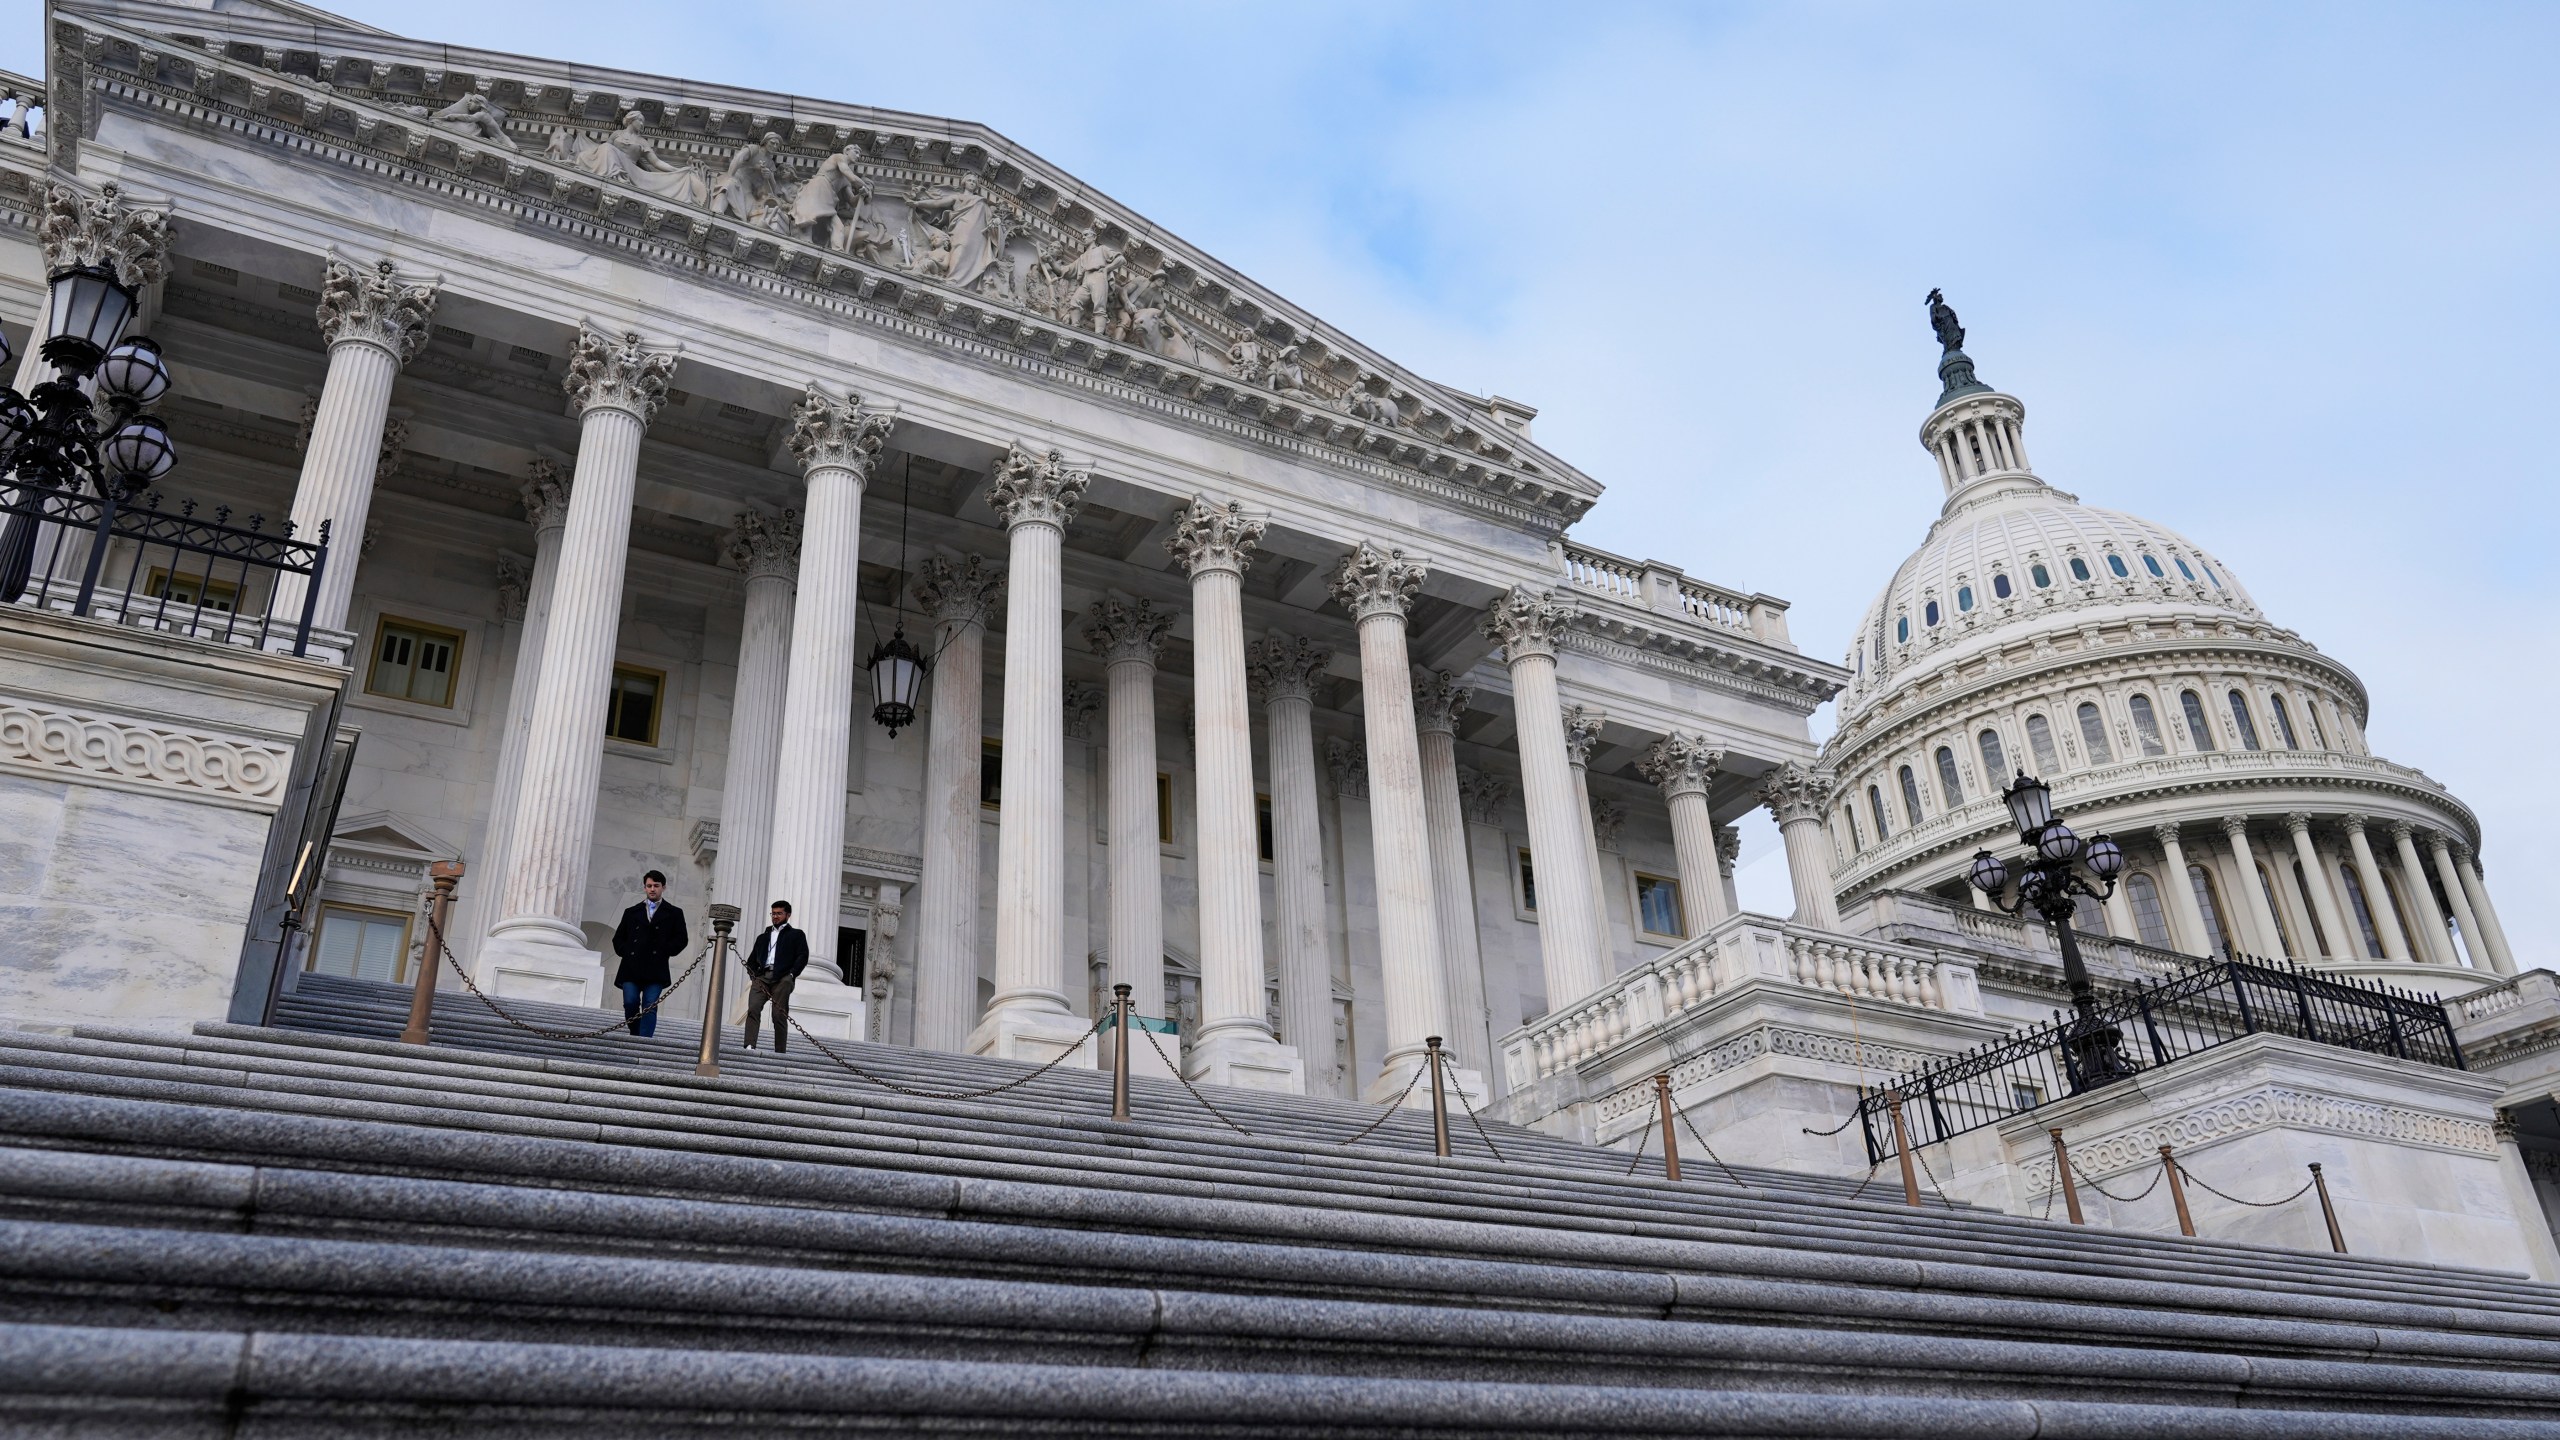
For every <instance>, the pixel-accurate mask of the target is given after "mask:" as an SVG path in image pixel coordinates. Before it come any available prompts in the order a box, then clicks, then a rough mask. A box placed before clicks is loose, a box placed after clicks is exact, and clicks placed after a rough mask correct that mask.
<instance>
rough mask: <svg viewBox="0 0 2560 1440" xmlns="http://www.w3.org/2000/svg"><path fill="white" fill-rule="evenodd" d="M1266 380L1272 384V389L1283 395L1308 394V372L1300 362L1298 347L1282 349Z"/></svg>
mask: <svg viewBox="0 0 2560 1440" xmlns="http://www.w3.org/2000/svg"><path fill="white" fill-rule="evenodd" d="M1265 378H1266V379H1268V380H1269V381H1270V382H1271V388H1272V389H1274V390H1277V391H1279V392H1280V393H1281V394H1283V395H1290V394H1304V393H1306V389H1307V371H1306V367H1305V366H1304V365H1301V364H1300V363H1299V362H1298V347H1297V346H1295V345H1287V346H1283V347H1281V350H1280V355H1279V357H1278V358H1277V359H1275V360H1273V361H1272V362H1271V372H1270V374H1269V375H1267V376H1266V377H1265Z"/></svg>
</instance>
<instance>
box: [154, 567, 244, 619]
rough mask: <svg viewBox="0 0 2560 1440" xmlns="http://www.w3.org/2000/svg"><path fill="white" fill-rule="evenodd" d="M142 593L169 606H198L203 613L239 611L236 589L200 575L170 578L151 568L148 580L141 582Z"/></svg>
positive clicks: (227, 583)
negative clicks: (201, 608) (163, 601)
mask: <svg viewBox="0 0 2560 1440" xmlns="http://www.w3.org/2000/svg"><path fill="white" fill-rule="evenodd" d="M142 593H143V594H145V595H147V596H149V597H150V598H152V599H153V600H166V601H168V602H169V604H170V605H171V606H173V607H174V606H179V605H183V606H186V607H187V608H188V609H191V610H192V609H194V608H195V607H196V606H197V605H198V604H199V603H201V604H202V605H203V606H204V608H205V609H207V610H215V611H219V612H221V613H222V614H225V615H228V614H230V613H231V612H232V611H234V610H237V609H239V608H240V587H239V586H237V585H234V584H232V583H231V582H230V581H228V580H215V579H211V578H209V577H206V576H203V575H172V574H170V573H169V572H168V571H166V570H163V569H160V568H158V567H157V566H154V567H153V568H152V571H151V578H150V579H149V580H147V581H145V582H143V586H142Z"/></svg>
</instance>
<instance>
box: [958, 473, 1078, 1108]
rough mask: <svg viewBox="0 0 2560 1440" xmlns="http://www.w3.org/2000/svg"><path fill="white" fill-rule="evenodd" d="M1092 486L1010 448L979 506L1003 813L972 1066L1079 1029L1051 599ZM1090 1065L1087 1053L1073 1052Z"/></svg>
mask: <svg viewBox="0 0 2560 1440" xmlns="http://www.w3.org/2000/svg"><path fill="white" fill-rule="evenodd" d="M1092 483H1093V476H1092V475H1090V474H1088V473H1087V472H1085V471H1082V470H1071V469H1069V468H1067V464H1066V461H1065V460H1064V459H1063V458H1061V457H1060V456H1059V454H1058V452H1057V451H1055V450H1052V451H1050V452H1048V453H1047V454H1046V455H1035V454H1033V453H1032V452H1030V451H1028V450H1025V449H1023V448H1022V447H1021V446H1020V445H1015V446H1014V447H1013V448H1012V449H1011V450H1009V451H1007V452H1006V454H1005V456H1004V458H1003V459H1001V460H999V461H997V462H996V468H995V482H994V483H993V484H992V485H990V486H988V487H987V503H988V504H989V505H990V506H992V507H993V508H994V509H995V512H996V513H997V514H998V515H1001V516H1003V517H1004V523H1005V530H1006V532H1007V533H1008V534H1009V535H1010V536H1011V538H1012V560H1011V563H1010V566H1009V567H1008V568H1009V571H1010V577H1009V590H1008V594H1007V595H1006V598H1005V612H1004V623H1005V632H1004V808H1003V811H1002V812H1001V813H1000V814H999V815H998V816H997V820H996V993H995V999H994V1001H993V1002H992V1003H990V1004H989V1005H988V1007H987V1013H986V1016H985V1018H983V1019H981V1020H980V1021H979V1022H978V1028H977V1029H976V1030H974V1031H972V1032H971V1033H970V1036H969V1050H970V1053H972V1054H976V1055H1001V1056H1004V1057H1006V1058H1008V1059H1015V1060H1041V1061H1045V1060H1049V1059H1052V1058H1054V1057H1055V1056H1056V1055H1057V1053H1058V1051H1059V1049H1060V1047H1062V1046H1070V1045H1076V1044H1078V1043H1079V1042H1078V1039H1077V1037H1078V1036H1079V1035H1081V1034H1082V1033H1083V1030H1084V1027H1083V1026H1082V1025H1081V1024H1079V1023H1077V1021H1076V1018H1075V1015H1074V1013H1073V1009H1072V1007H1071V1006H1070V1005H1069V1004H1068V1002H1067V992H1068V985H1069V982H1068V979H1067V974H1066V946H1065V943H1064V936H1065V930H1066V918H1067V917H1066V908H1067V891H1066V885H1067V881H1066V853H1067V789H1066V768H1065V767H1066V748H1067V734H1066V696H1065V691H1064V688H1063V677H1062V676H1061V675H1060V673H1059V648H1058V644H1059V640H1058V631H1059V622H1058V604H1059V599H1058V593H1059V583H1060V563H1061V552H1062V551H1063V550H1064V548H1065V545H1066V538H1067V525H1068V523H1069V522H1071V521H1072V520H1074V519H1075V513H1076V509H1077V507H1078V506H1080V505H1081V504H1083V502H1084V492H1085V489H1086V487H1088V486H1090V485H1091V484H1092ZM1082 1045H1083V1050H1084V1051H1085V1053H1086V1054H1087V1056H1088V1057H1089V1056H1090V1054H1091V1051H1092V1048H1093V1047H1092V1045H1091V1043H1090V1042H1089V1041H1087V1042H1082Z"/></svg>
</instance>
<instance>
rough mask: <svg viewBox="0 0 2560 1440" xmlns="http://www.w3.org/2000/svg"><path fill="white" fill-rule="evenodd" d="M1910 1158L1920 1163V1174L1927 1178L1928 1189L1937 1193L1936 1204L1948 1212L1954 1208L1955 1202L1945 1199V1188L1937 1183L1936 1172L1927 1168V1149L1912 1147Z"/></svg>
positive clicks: (1924, 1146)
mask: <svg viewBox="0 0 2560 1440" xmlns="http://www.w3.org/2000/svg"><path fill="white" fill-rule="evenodd" d="M1911 1158H1912V1159H1914V1160H1917V1161H1919V1162H1920V1173H1921V1174H1923V1175H1926V1176H1928V1177H1929V1188H1930V1189H1932V1190H1934V1191H1936V1192H1937V1193H1938V1203H1939V1204H1941V1205H1944V1206H1946V1207H1947V1208H1948V1209H1950V1210H1953V1209H1954V1208H1956V1202H1954V1201H1953V1200H1950V1199H1948V1198H1947V1187H1946V1186H1944V1185H1941V1184H1939V1183H1938V1172H1937V1171H1935V1170H1932V1169H1930V1168H1929V1147H1928V1146H1926V1145H1914V1146H1912V1147H1911Z"/></svg>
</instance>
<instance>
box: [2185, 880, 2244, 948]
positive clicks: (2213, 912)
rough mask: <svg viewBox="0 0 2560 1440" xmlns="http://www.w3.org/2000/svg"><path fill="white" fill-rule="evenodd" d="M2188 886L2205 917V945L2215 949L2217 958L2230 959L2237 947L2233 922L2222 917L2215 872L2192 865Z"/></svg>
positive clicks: (2199, 910) (2198, 909)
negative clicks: (2233, 937) (2232, 941)
mask: <svg viewBox="0 0 2560 1440" xmlns="http://www.w3.org/2000/svg"><path fill="white" fill-rule="evenodd" d="M2187 884H2188V885H2189V886H2190V887H2192V888H2193V889H2194V890H2195V894H2196V910H2197V912H2198V913H2199V914H2201V915H2203V917H2204V933H2205V943H2206V944H2208V945H2210V946H2212V947H2213V953H2214V955H2215V956H2216V957H2217V958H2219V959H2223V960H2228V959H2230V958H2231V955H2232V952H2233V950H2234V949H2235V948H2237V947H2235V946H2234V945H2233V944H2232V943H2231V922H2230V921H2228V920H2225V919H2224V918H2223V915H2222V896H2221V889H2220V887H2218V886H2216V885H2215V884H2214V883H2213V872H2212V871H2210V870H2207V869H2205V868H2204V867H2203V866H2202V865H2195V864H2190V865H2188V866H2187Z"/></svg>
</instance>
